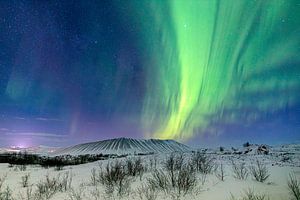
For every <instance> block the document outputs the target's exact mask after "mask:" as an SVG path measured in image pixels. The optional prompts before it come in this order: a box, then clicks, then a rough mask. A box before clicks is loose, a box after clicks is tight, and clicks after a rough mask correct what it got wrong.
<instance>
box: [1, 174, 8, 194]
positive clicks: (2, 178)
mask: <svg viewBox="0 0 300 200" xmlns="http://www.w3.org/2000/svg"><path fill="white" fill-rule="evenodd" d="M6 178H7V174H4V175H2V176H0V191H1V188H2V186H3V184H4V182H5V180H6Z"/></svg>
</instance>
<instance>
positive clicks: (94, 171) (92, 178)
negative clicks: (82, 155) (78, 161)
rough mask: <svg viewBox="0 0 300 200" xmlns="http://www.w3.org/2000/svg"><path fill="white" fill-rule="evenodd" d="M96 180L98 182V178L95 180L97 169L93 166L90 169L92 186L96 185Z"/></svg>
mask: <svg viewBox="0 0 300 200" xmlns="http://www.w3.org/2000/svg"><path fill="white" fill-rule="evenodd" d="M97 182H98V180H97V171H96V169H95V168H93V169H92V170H91V183H92V185H93V186H95V185H97Z"/></svg>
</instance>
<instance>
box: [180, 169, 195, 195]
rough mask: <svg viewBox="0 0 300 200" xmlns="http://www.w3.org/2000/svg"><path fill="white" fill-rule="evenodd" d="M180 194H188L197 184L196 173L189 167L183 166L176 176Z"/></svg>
mask: <svg viewBox="0 0 300 200" xmlns="http://www.w3.org/2000/svg"><path fill="white" fill-rule="evenodd" d="M176 182H177V184H176V187H177V189H178V194H184V195H185V194H187V193H188V192H189V191H190V190H192V189H193V188H194V187H195V186H196V175H195V174H194V173H193V172H191V171H189V170H188V168H184V167H183V168H182V169H181V170H180V171H179V172H178V176H177V177H176Z"/></svg>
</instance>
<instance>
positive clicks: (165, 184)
mask: <svg viewBox="0 0 300 200" xmlns="http://www.w3.org/2000/svg"><path fill="white" fill-rule="evenodd" d="M148 183H149V186H150V187H152V188H156V189H159V190H162V191H164V192H166V191H167V190H168V189H169V185H170V182H169V179H168V177H167V175H166V174H165V173H164V172H163V171H162V170H155V171H154V172H152V177H151V178H149V179H148Z"/></svg>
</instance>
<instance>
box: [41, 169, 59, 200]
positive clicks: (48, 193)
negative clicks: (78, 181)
mask: <svg viewBox="0 0 300 200" xmlns="http://www.w3.org/2000/svg"><path fill="white" fill-rule="evenodd" d="M45 178H46V179H45V180H44V181H40V182H39V183H37V184H36V186H37V191H36V196H37V198H38V199H50V198H51V197H52V196H53V195H54V194H55V193H56V192H57V191H58V187H57V179H55V178H54V177H53V178H50V176H49V175H46V177H45Z"/></svg>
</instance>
